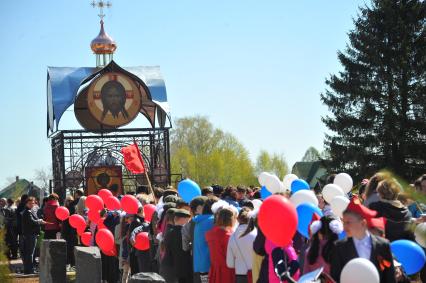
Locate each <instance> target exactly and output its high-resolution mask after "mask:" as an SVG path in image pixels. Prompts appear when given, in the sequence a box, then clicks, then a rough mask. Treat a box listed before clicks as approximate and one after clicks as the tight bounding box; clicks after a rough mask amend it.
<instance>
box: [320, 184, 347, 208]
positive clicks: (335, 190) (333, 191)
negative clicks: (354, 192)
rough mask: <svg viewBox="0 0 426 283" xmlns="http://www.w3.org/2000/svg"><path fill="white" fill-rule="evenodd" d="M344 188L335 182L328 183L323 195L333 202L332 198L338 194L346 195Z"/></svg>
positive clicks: (327, 200)
mask: <svg viewBox="0 0 426 283" xmlns="http://www.w3.org/2000/svg"><path fill="white" fill-rule="evenodd" d="M344 195H345V193H344V192H343V190H342V189H341V188H340V187H339V186H338V185H335V184H328V185H325V187H324V188H323V189H322V197H323V198H324V199H325V201H326V202H328V203H330V204H331V200H332V199H333V198H334V197H337V196H344Z"/></svg>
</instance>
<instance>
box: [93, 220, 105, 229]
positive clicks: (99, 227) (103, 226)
mask: <svg viewBox="0 0 426 283" xmlns="http://www.w3.org/2000/svg"><path fill="white" fill-rule="evenodd" d="M104 220H105V218H99V220H98V222H97V223H96V224H97V225H98V230H99V229H107V227H106V226H105V224H104Z"/></svg>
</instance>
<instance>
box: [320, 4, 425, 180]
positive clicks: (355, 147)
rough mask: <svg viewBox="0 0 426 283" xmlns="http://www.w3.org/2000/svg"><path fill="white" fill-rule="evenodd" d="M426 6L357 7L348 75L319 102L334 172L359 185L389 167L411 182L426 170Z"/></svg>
mask: <svg viewBox="0 0 426 283" xmlns="http://www.w3.org/2000/svg"><path fill="white" fill-rule="evenodd" d="M425 20H426V3H425V2H423V1H420V0H373V1H372V3H371V5H367V6H365V7H362V8H360V13H359V16H358V18H357V19H356V20H354V24H355V28H354V30H352V31H350V32H349V44H348V45H347V47H346V49H345V51H344V52H338V59H339V61H340V63H341V64H342V66H343V70H342V71H341V72H339V74H337V75H331V76H330V78H329V79H327V80H326V83H327V85H328V87H329V88H328V89H327V90H326V91H325V93H324V94H322V95H321V100H322V101H323V103H325V104H326V105H327V106H328V108H329V110H330V111H331V113H332V115H329V116H326V117H323V122H324V123H325V124H326V126H327V127H328V128H329V129H330V130H331V134H330V135H326V139H325V145H326V150H327V151H328V152H329V154H330V160H329V167H330V169H331V170H333V171H335V172H339V171H346V172H348V173H350V174H352V175H353V176H354V177H358V178H362V177H366V176H369V175H371V174H372V173H374V172H375V171H377V170H380V169H382V168H388V169H390V170H392V171H393V172H395V173H396V174H399V175H401V176H403V177H405V178H407V179H408V180H413V179H414V178H415V177H417V176H419V175H420V174H421V173H424V170H425V168H426V166H425V164H426V111H425V110H426V109H425V107H426V94H425V91H426V33H425Z"/></svg>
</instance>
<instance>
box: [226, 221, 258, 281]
mask: <svg viewBox="0 0 426 283" xmlns="http://www.w3.org/2000/svg"><path fill="white" fill-rule="evenodd" d="M246 229H247V224H243V225H240V226H238V228H237V229H236V230H235V232H234V233H233V234H232V235H231V237H230V238H229V242H228V249H227V253H226V265H227V266H228V267H229V268H235V274H237V275H246V274H247V271H248V270H249V269H250V270H251V268H252V262H253V242H254V239H255V238H256V235H257V230H256V228H255V229H254V230H253V231H251V232H250V233H248V234H247V235H245V236H244V237H242V238H240V235H241V234H243V233H244V231H245V230H246Z"/></svg>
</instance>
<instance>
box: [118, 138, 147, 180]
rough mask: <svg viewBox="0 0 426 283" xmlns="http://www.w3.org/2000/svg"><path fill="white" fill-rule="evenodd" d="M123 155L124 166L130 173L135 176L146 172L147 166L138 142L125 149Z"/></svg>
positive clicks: (122, 150) (122, 151)
mask: <svg viewBox="0 0 426 283" xmlns="http://www.w3.org/2000/svg"><path fill="white" fill-rule="evenodd" d="M121 153H122V154H123V157H124V164H125V165H126V168H127V169H129V171H130V172H132V173H133V174H142V173H144V172H145V164H144V162H143V158H142V156H141V153H140V151H139V147H138V145H137V144H136V142H135V143H134V144H131V145H128V146H125V147H123V148H122V149H121Z"/></svg>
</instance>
